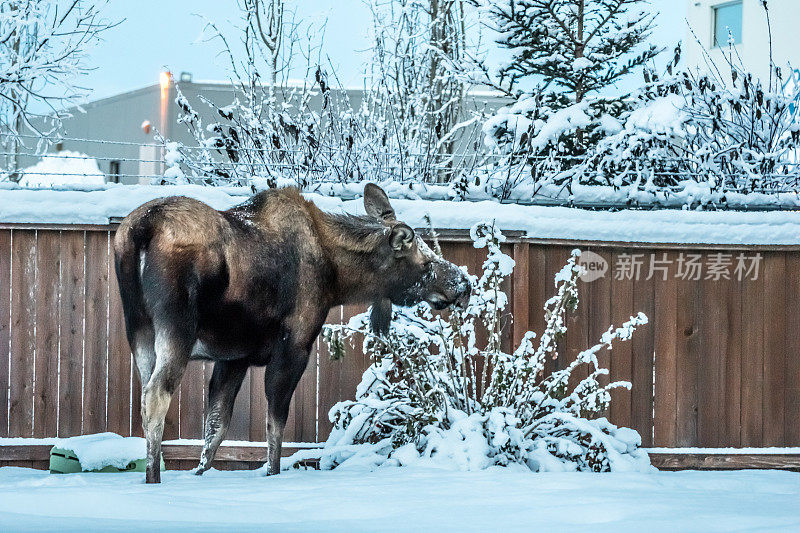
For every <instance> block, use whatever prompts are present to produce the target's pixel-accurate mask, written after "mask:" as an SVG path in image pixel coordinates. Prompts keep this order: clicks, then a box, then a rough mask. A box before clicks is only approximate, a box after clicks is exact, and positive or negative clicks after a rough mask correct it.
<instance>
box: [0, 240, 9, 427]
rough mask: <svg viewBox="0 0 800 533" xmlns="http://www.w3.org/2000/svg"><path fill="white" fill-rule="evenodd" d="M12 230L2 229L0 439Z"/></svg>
mask: <svg viewBox="0 0 800 533" xmlns="http://www.w3.org/2000/svg"><path fill="white" fill-rule="evenodd" d="M10 332H11V230H7V229H0V437H7V436H8V387H9V370H10V369H9V357H10V353H9V349H8V348H9V340H10V338H11V337H10Z"/></svg>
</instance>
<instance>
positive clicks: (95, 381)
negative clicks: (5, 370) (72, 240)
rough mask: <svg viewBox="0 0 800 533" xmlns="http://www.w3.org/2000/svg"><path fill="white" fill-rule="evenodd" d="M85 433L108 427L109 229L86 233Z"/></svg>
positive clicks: (96, 431)
mask: <svg viewBox="0 0 800 533" xmlns="http://www.w3.org/2000/svg"><path fill="white" fill-rule="evenodd" d="M84 281H85V284H86V292H85V294H86V305H85V313H86V316H85V318H84V324H85V327H84V334H85V336H86V338H85V339H84V350H83V354H84V356H83V433H85V434H89V433H98V432H101V431H105V430H106V393H107V388H108V373H107V372H108V334H107V328H108V232H107V231H87V232H86V273H85V279H84Z"/></svg>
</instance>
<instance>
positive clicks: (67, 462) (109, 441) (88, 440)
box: [50, 433, 165, 474]
mask: <svg viewBox="0 0 800 533" xmlns="http://www.w3.org/2000/svg"><path fill="white" fill-rule="evenodd" d="M137 441H141V442H137ZM140 453H141V455H142V457H140V458H137V457H138V456H139V454H140ZM144 455H145V452H144V439H140V438H131V437H128V438H123V437H121V436H120V435H117V434H115V433H98V434H94V435H81V436H78V437H71V438H68V439H60V440H58V441H57V442H56V444H55V446H53V448H52V449H51V450H50V473H51V474H75V473H78V472H103V473H111V472H144V471H145V468H146V466H147V459H146V457H144ZM81 458H83V460H84V461H86V463H85V464H82V463H81ZM161 469H162V470H165V467H164V457H163V456H162V457H161Z"/></svg>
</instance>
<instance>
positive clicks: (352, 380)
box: [339, 305, 370, 401]
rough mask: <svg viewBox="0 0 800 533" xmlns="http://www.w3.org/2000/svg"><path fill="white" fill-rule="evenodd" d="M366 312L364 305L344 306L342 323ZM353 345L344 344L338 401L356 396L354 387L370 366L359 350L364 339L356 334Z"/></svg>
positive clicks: (365, 356)
mask: <svg viewBox="0 0 800 533" xmlns="http://www.w3.org/2000/svg"><path fill="white" fill-rule="evenodd" d="M366 310H367V306H364V305H346V306H344V308H343V309H342V323H343V324H347V322H348V321H349V320H350V319H351V318H352V317H354V316H356V315H357V314H359V313H363V312H364V311H366ZM352 339H353V345H352V347H351V346H350V345H349V344H346V348H345V356H344V358H342V359H341V360H340V361H339V362H340V363H341V370H340V372H341V397H340V398H339V400H340V401H341V400H352V399H355V396H356V387H357V386H358V384H359V383H361V377H362V376H363V375H364V371H365V370H366V369H367V367H368V366H369V365H370V360H369V357H368V356H367V355H366V354H365V353H364V352H363V350H362V349H361V348H362V346H363V344H364V337H363V335H361V334H356V335H354V336H353V337H352Z"/></svg>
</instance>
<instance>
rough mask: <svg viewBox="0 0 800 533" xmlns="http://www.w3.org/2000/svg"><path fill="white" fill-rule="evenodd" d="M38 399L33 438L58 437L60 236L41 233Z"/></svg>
mask: <svg viewBox="0 0 800 533" xmlns="http://www.w3.org/2000/svg"><path fill="white" fill-rule="evenodd" d="M36 271H37V279H36V319H35V320H36V368H35V371H36V380H35V384H34V386H35V389H36V396H35V398H34V405H33V436H34V437H52V436H54V435H56V434H57V433H58V322H59V318H60V317H59V294H60V288H61V280H60V273H61V235H60V232H59V231H46V230H39V231H38V232H37V235H36Z"/></svg>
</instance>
